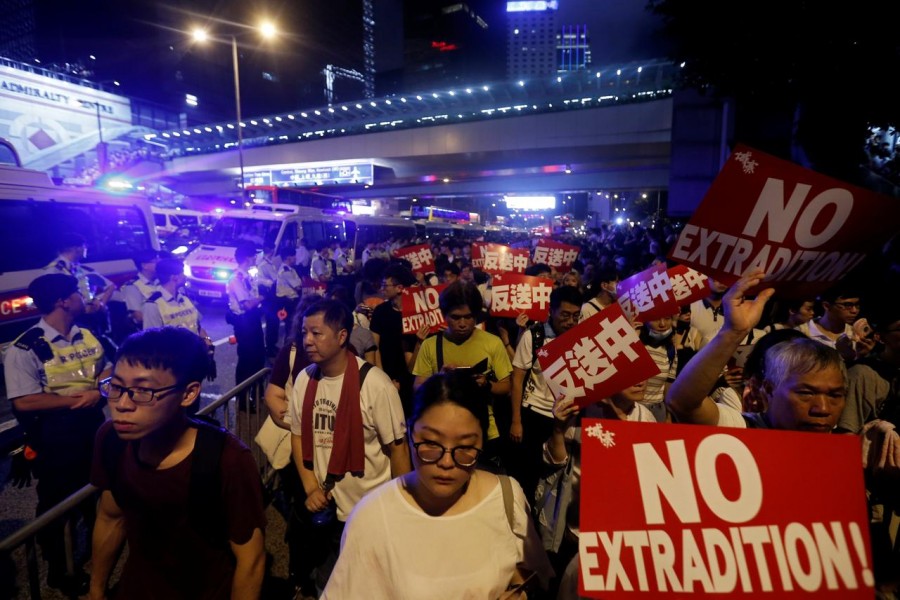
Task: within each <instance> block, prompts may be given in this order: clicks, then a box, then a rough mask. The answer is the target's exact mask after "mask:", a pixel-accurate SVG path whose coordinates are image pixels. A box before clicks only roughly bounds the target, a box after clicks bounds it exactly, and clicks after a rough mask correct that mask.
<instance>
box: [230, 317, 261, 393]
mask: <svg viewBox="0 0 900 600" xmlns="http://www.w3.org/2000/svg"><path fill="white" fill-rule="evenodd" d="M261 318H262V315H261V311H260V310H259V309H253V310H249V311H247V312H245V313H244V314H242V315H232V316H231V321H232V326H233V327H234V337H235V339H236V340H237V356H238V360H237V367H236V368H235V371H234V383H235V385H238V384H240V383H241V382H242V381H245V380H247V379H249V378H250V377H251V376H252V375H253V374H254V373H256V372H257V371H259V370H260V369H262V368H263V367H265V366H266V344H265V341H264V339H263V328H262V320H261Z"/></svg>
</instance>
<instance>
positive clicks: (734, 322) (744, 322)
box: [722, 269, 775, 336]
mask: <svg viewBox="0 0 900 600" xmlns="http://www.w3.org/2000/svg"><path fill="white" fill-rule="evenodd" d="M765 276H766V274H765V273H763V271H762V269H754V270H752V271H751V272H750V273H748V274H747V276H746V277H743V278H742V279H740V280H739V281H738V282H737V283H735V284H734V285H733V286H731V288H730V289H729V290H728V291H727V292H726V293H725V297H724V298H723V299H722V306H723V308H724V311H725V324H724V325H723V326H722V329H723V330H726V329H727V330H733V331H735V332H738V333H740V334H741V335H742V336H745V335H747V334H748V333H750V331H751V330H752V329H753V327H754V326H755V325H756V324H757V323H759V320H760V319H761V318H762V313H763V309H764V308H765V306H766V302H768V301H769V298H771V297H772V296H773V295H774V294H775V290H774V289H772V288H769V289H767V290H762V291H761V292H760V293H759V294H758V295H757V296H756V298H754V299H752V300H750V299H749V298H747V297H746V296H745V295H744V294H745V293H746V292H747V291H748V290H749V289H751V288H753V287H755V286H757V285H759V284H760V283H761V282H762V280H763V279H764V278H765Z"/></svg>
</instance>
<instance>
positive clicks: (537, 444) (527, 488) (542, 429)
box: [506, 406, 553, 503]
mask: <svg viewBox="0 0 900 600" xmlns="http://www.w3.org/2000/svg"><path fill="white" fill-rule="evenodd" d="M552 433H553V418H552V417H545V416H543V415H541V414H540V413H536V412H535V411H533V410H531V409H530V408H528V407H526V406H523V407H522V441H521V442H519V443H516V442H513V441H508V446H507V453H506V456H507V460H508V461H509V462H510V464H509V473H510V475H512V476H513V477H515V478H516V480H517V481H518V482H519V485H521V486H522V491H523V492H525V498H527V499H528V502H529V503H534V490H535V488H536V487H537V483H538V479H539V478H540V476H541V473H542V472H543V471H544V469H543V464H544V442H546V441H547V440H548V439H550V435H551V434H552Z"/></svg>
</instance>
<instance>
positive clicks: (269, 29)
mask: <svg viewBox="0 0 900 600" xmlns="http://www.w3.org/2000/svg"><path fill="white" fill-rule="evenodd" d="M247 28H248V29H252V28H250V27H247ZM258 30H259V32H260V33H261V34H262V36H263V38H265V39H270V38H272V37H274V36H275V34H276V31H275V26H274V25H272V24H271V23H263V24H261V25H260V26H259V29H258ZM193 38H194V40H195V41H197V42H205V41H207V40H210V39H212V40H213V41H217V42H221V43H228V42H230V43H231V66H232V73H233V75H234V112H235V117H236V118H237V123H236V127H237V150H238V168H239V171H240V183H239V184H238V186H239V187H240V191H241V201H243V200H244V132H243V130H242V129H241V122H242V121H241V73H240V67H239V66H238V63H239V61H238V44H237V36H236V35H233V34H232V35H229V36H228V39H227V40H224V39H215V38H211V37H210V36H209V34H208V33H207V32H206V30H205V29H202V28H196V29H194V31H193Z"/></svg>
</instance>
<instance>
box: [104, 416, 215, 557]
mask: <svg viewBox="0 0 900 600" xmlns="http://www.w3.org/2000/svg"><path fill="white" fill-rule="evenodd" d="M189 421H190V423H191V426H192V427H195V428H196V429H197V440H196V442H195V443H194V450H193V452H192V461H191V477H190V487H189V489H188V520H189V522H190V524H191V526H192V527H193V528H194V530H195V531H196V532H197V533H198V534H200V535H201V536H202V537H203V539H206V540H210V541H212V542H214V543H216V544H227V542H228V533H227V528H226V526H225V523H226V515H225V502H224V498H222V493H221V487H222V485H221V483H222V481H221V480H222V478H221V473H220V468H219V464H220V463H221V461H222V449H223V448H224V447H225V438H226V436H227V435H229V433H228V431H227V430H226V429H224V428H223V427H221V426H220V425H219V423H218V422H217V421H215V419H213V418H211V417H207V416H203V415H194V416H192V417H191V418H190V419H189ZM126 447H127V443H126V442H125V441H124V440H122V439H121V438H120V437H119V436H118V435H117V434H116V433H115V432H114V431H111V432H109V433H108V434H107V435H106V437H105V438H104V439H103V455H102V456H103V468H104V469H105V471H106V474H107V477H108V478H109V489H110V492H111V493H112V495H113V497H114V498H115V499H116V502H117V503H119V504H120V505H121V501H122V500H121V499H122V493H123V492H122V490H121V489H118V487H119V482H118V481H117V477H116V475H117V471H118V468H117V467H118V465H119V459H120V458H121V457H122V453H123V452H124V451H125V448H126Z"/></svg>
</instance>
